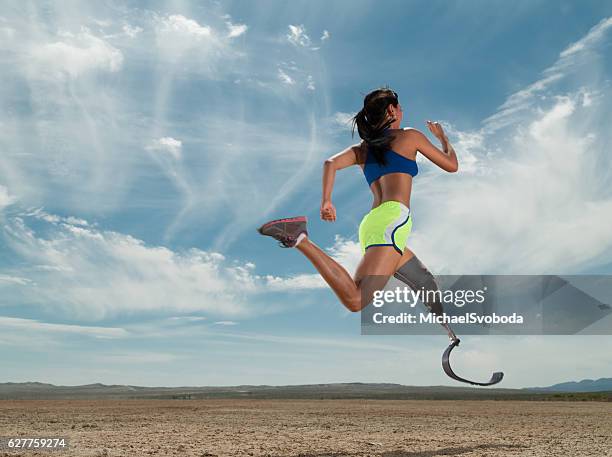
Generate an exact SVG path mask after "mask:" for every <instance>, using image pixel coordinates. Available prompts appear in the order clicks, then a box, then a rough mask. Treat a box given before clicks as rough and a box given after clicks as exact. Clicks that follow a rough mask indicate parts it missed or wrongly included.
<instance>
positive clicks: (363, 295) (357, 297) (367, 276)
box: [296, 237, 401, 312]
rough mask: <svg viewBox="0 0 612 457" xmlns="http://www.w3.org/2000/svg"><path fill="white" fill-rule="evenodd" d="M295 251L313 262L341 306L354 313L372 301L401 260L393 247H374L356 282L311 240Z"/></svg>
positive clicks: (302, 243) (365, 257) (365, 260)
mask: <svg viewBox="0 0 612 457" xmlns="http://www.w3.org/2000/svg"><path fill="white" fill-rule="evenodd" d="M296 248H297V249H298V250H299V251H300V252H301V253H302V254H304V255H305V256H306V257H307V258H308V260H310V262H311V263H312V264H313V265H314V267H315V268H316V269H317V271H318V272H319V274H320V275H321V276H322V277H323V279H324V280H325V282H327V284H329V286H330V287H331V288H332V290H333V291H334V292H335V293H336V295H337V296H338V298H339V299H340V301H341V302H342V304H343V305H344V306H346V307H347V308H348V309H349V310H350V311H354V312H356V311H361V310H362V309H363V308H364V307H365V306H366V305H367V304H368V303H369V302H370V301H371V298H372V295H373V294H374V291H375V290H380V289H382V288H383V287H384V286H385V284H386V283H387V281H388V280H389V278H390V277H391V276H392V275H393V273H395V271H396V269H397V263H398V261H399V260H400V259H401V257H400V255H399V254H398V252H397V251H396V250H395V248H394V247H393V246H375V247H371V248H370V249H368V250H367V251H366V253H365V255H364V256H363V258H362V259H361V263H360V264H359V266H358V267H357V272H356V273H355V279H353V278H351V276H350V275H349V273H348V272H347V271H346V269H344V267H342V265H340V264H339V263H338V262H336V261H335V260H334V259H332V258H331V257H330V256H329V255H327V254H326V253H325V252H324V251H323V250H322V249H321V248H319V247H318V246H317V245H316V244H314V243H313V242H312V241H310V239H308V237H306V238H304V239H303V240H302V241H301V242H300V243H299V244H298V245H297V246H296Z"/></svg>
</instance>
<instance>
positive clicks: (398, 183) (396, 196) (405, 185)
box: [370, 173, 412, 208]
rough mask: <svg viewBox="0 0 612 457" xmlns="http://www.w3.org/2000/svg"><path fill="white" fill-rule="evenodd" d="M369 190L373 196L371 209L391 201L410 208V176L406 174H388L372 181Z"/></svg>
mask: <svg viewBox="0 0 612 457" xmlns="http://www.w3.org/2000/svg"><path fill="white" fill-rule="evenodd" d="M370 190H371V191H372V194H373V196H374V201H373V202H372V208H376V207H377V206H378V205H380V204H381V203H384V202H387V201H391V200H393V201H397V202H400V203H403V204H404V205H406V206H407V207H408V208H410V193H411V191H412V176H410V175H409V174H406V173H390V174H388V175H384V176H381V177H380V179H378V180H376V181H374V182H373V183H372V185H371V186H370Z"/></svg>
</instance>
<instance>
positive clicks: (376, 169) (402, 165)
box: [363, 149, 419, 186]
mask: <svg viewBox="0 0 612 457" xmlns="http://www.w3.org/2000/svg"><path fill="white" fill-rule="evenodd" d="M385 159H386V161H387V164H386V165H379V164H378V162H376V158H375V157H374V154H370V151H369V150H368V156H367V158H366V162H365V164H364V166H363V174H364V175H365V178H366V181H368V186H371V185H372V183H373V182H374V181H376V180H378V179H380V178H381V177H382V176H384V175H388V174H389V173H406V174H409V175H410V176H412V177H414V176H416V175H417V173H418V172H419V167H418V166H417V163H416V161H414V160H412V159H407V158H406V157H404V156H402V155H400V154H398V153H397V152H395V151H394V150H393V149H387V151H386V152H385Z"/></svg>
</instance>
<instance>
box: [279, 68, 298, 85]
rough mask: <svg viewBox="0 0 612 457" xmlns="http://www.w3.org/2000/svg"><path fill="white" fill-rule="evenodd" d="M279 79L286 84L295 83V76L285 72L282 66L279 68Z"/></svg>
mask: <svg viewBox="0 0 612 457" xmlns="http://www.w3.org/2000/svg"><path fill="white" fill-rule="evenodd" d="M278 79H280V80H281V82H283V83H284V84H288V85H290V86H292V85H294V84H295V81H294V80H293V78H291V76H289V75H288V74H287V73H285V72H284V71H283V69H282V68H279V69H278Z"/></svg>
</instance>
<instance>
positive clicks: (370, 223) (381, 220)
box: [359, 200, 412, 254]
mask: <svg viewBox="0 0 612 457" xmlns="http://www.w3.org/2000/svg"><path fill="white" fill-rule="evenodd" d="M411 229H412V218H411V217H410V208H408V207H407V206H406V205H404V204H403V203H400V202H397V201H393V200H390V201H386V202H384V203H381V204H380V205H379V206H377V207H376V208H374V209H373V210H372V211H370V212H369V213H368V214H366V215H365V216H364V217H363V219H362V220H361V224H359V242H360V243H361V253H362V254H365V251H366V249H368V248H369V247H372V246H393V247H394V248H395V250H396V251H397V252H399V253H400V254H402V253H403V252H404V247H405V246H406V241H407V240H408V235H409V234H410V230H411Z"/></svg>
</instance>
